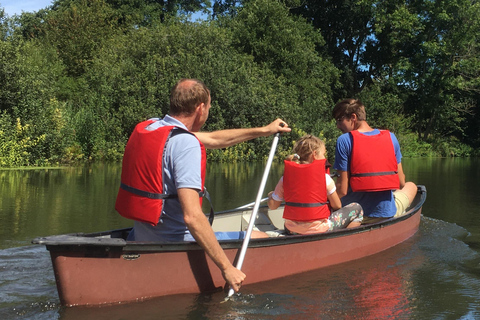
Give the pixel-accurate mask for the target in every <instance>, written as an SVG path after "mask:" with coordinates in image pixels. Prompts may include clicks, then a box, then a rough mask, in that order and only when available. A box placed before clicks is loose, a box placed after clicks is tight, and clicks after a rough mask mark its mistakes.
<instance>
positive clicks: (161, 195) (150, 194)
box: [120, 182, 215, 225]
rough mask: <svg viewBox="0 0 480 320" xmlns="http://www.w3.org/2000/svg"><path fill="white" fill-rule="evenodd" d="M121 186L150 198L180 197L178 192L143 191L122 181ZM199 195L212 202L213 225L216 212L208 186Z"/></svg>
mask: <svg viewBox="0 0 480 320" xmlns="http://www.w3.org/2000/svg"><path fill="white" fill-rule="evenodd" d="M120 188H122V189H123V190H125V191H128V192H131V193H133V194H136V195H137V196H140V197H145V198H149V199H155V200H163V199H175V198H178V195H177V194H165V193H153V192H148V191H143V190H140V189H137V188H134V187H131V186H129V185H126V184H125V183H123V182H122V183H120ZM198 195H199V196H200V197H205V199H207V200H208V202H210V215H209V216H208V221H209V222H210V225H212V224H213V219H214V218H215V212H214V210H213V204H212V200H211V198H210V193H208V191H207V188H205V187H204V188H203V191H199V192H198Z"/></svg>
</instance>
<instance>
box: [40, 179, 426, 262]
mask: <svg viewBox="0 0 480 320" xmlns="http://www.w3.org/2000/svg"><path fill="white" fill-rule="evenodd" d="M425 199H426V188H425V186H422V185H419V186H418V193H417V196H416V197H415V200H414V206H413V207H412V208H410V209H409V211H408V212H407V213H406V214H405V215H402V216H400V217H398V218H391V219H388V220H385V221H382V222H378V223H374V224H368V225H362V226H359V227H356V228H352V229H341V230H336V231H332V232H325V233H319V234H311V235H292V236H285V237H271V238H262V239H251V241H250V243H249V248H260V247H273V246H282V245H287V244H295V243H305V242H312V241H320V240H324V239H332V238H337V237H344V236H348V235H353V234H360V233H364V232H370V231H372V230H375V229H379V228H384V227H387V226H389V225H392V224H397V223H399V222H401V221H404V220H406V219H409V218H410V217H411V216H413V215H415V214H416V213H417V212H418V211H419V210H421V208H422V206H423V203H424V202H425ZM242 210H245V209H242ZM233 212H235V210H228V211H223V212H222V213H223V214H225V213H233ZM222 213H219V214H222ZM131 229H132V228H124V229H117V230H110V231H104V232H97V233H88V234H86V233H71V234H64V235H54V236H47V237H38V238H35V239H33V240H32V243H33V244H40V245H45V246H46V248H47V250H49V251H83V250H86V249H87V250H88V249H91V250H102V248H103V250H107V251H109V250H111V251H122V252H132V253H133V252H135V253H136V252H180V251H195V250H203V249H202V248H201V247H200V246H199V245H198V244H197V243H196V242H136V241H125V240H124V239H123V237H122V235H123V236H124V235H125V234H127V233H128V232H129V231H130V230H131ZM112 235H114V236H115V237H112ZM219 242H220V245H221V247H222V248H223V249H238V248H240V247H241V246H242V242H243V240H223V241H219Z"/></svg>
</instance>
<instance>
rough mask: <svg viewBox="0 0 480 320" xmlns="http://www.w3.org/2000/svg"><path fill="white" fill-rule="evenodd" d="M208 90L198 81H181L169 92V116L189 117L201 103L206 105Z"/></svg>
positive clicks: (208, 95)
mask: <svg viewBox="0 0 480 320" xmlns="http://www.w3.org/2000/svg"><path fill="white" fill-rule="evenodd" d="M209 97H210V90H208V88H207V86H206V85H205V84H204V83H203V82H202V81H200V80H197V79H181V80H179V81H178V82H177V83H176V84H175V86H174V87H173V88H172V91H171V92H170V111H169V113H170V115H173V116H175V115H187V116H188V115H191V114H192V113H194V112H195V108H196V107H197V106H198V105H199V104H201V103H205V104H207V103H208V99H209Z"/></svg>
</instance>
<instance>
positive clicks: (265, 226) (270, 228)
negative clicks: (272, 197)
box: [242, 207, 284, 237]
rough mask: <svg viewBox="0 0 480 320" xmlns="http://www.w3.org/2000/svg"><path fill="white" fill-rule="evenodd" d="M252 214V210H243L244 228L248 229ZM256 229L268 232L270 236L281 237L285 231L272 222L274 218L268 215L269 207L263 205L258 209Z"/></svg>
mask: <svg viewBox="0 0 480 320" xmlns="http://www.w3.org/2000/svg"><path fill="white" fill-rule="evenodd" d="M251 216H252V211H251V210H249V211H243V212H242V230H244V231H245V230H247V229H248V224H249V222H250V217H251ZM254 230H259V231H263V232H265V233H267V234H268V235H269V236H270V237H279V236H283V235H284V232H283V230H281V229H278V228H277V227H275V225H274V224H273V223H272V220H270V218H269V217H268V208H267V207H262V208H259V209H258V212H257V218H256V219H255V226H254Z"/></svg>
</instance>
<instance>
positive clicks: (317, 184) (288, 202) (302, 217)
mask: <svg viewBox="0 0 480 320" xmlns="http://www.w3.org/2000/svg"><path fill="white" fill-rule="evenodd" d="M325 161H326V160H325V159H323V160H314V161H313V162H312V163H308V164H298V163H296V162H294V161H284V163H285V172H284V174H283V189H284V198H285V209H284V211H283V218H284V219H288V220H294V221H314V220H321V219H326V218H328V217H330V206H329V205H328V198H327V185H326V179H325V171H326V169H325Z"/></svg>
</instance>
